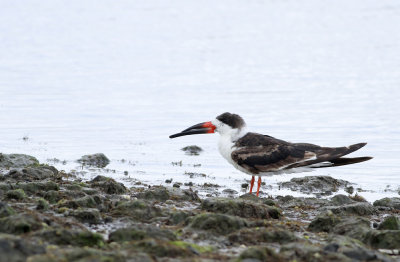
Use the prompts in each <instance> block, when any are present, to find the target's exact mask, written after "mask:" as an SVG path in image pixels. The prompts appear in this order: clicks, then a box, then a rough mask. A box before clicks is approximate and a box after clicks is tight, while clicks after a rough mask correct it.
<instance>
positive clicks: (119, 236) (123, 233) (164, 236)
mask: <svg viewBox="0 0 400 262" xmlns="http://www.w3.org/2000/svg"><path fill="white" fill-rule="evenodd" d="M145 238H154V239H159V240H165V241H168V240H169V241H175V240H177V238H176V236H175V235H174V233H172V232H171V231H169V230H167V229H161V228H158V227H154V226H145V227H141V228H140V227H128V228H120V229H117V230H115V231H113V232H111V233H110V235H109V241H110V242H125V241H132V240H143V239H145Z"/></svg>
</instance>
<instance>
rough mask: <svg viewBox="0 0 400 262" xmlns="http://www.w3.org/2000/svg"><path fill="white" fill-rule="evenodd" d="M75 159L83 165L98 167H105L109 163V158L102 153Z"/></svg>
mask: <svg viewBox="0 0 400 262" xmlns="http://www.w3.org/2000/svg"><path fill="white" fill-rule="evenodd" d="M77 161H78V162H79V163H82V164H83V165H88V166H96V167H100V168H103V167H106V166H107V165H108V164H109V163H110V160H109V159H108V158H107V157H106V156H105V155H104V154H103V153H97V154H92V155H84V156H82V157H81V158H80V159H78V160H77Z"/></svg>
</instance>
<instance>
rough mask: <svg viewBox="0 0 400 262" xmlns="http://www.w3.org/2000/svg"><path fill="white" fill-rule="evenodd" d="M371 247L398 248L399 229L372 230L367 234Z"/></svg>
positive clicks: (399, 241)
mask: <svg viewBox="0 0 400 262" xmlns="http://www.w3.org/2000/svg"><path fill="white" fill-rule="evenodd" d="M367 243H368V244H369V245H370V246H372V247H373V248H383V249H400V230H373V231H370V234H369V235H368V236H367Z"/></svg>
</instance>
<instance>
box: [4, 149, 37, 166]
mask: <svg viewBox="0 0 400 262" xmlns="http://www.w3.org/2000/svg"><path fill="white" fill-rule="evenodd" d="M35 164H39V161H38V160H37V159H36V158H35V157H33V156H29V155H24V154H2V153H0V167H2V168H22V167H26V166H29V165H35Z"/></svg>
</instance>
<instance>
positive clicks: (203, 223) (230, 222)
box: [190, 213, 248, 235]
mask: <svg viewBox="0 0 400 262" xmlns="http://www.w3.org/2000/svg"><path fill="white" fill-rule="evenodd" d="M247 225H248V223H247V221H246V220H244V219H242V218H239V217H236V216H229V215H225V214H214V213H203V214H199V215H197V216H195V217H194V218H193V220H192V222H191V223H190V227H191V228H194V229H201V230H206V231H209V232H211V233H214V234H220V235H227V234H229V233H232V232H234V231H236V230H239V229H241V228H243V227H245V226H247Z"/></svg>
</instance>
